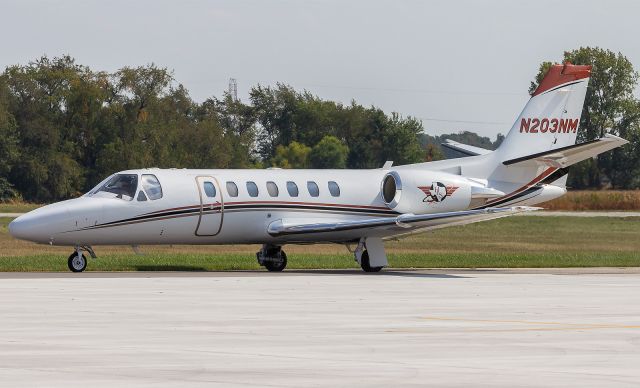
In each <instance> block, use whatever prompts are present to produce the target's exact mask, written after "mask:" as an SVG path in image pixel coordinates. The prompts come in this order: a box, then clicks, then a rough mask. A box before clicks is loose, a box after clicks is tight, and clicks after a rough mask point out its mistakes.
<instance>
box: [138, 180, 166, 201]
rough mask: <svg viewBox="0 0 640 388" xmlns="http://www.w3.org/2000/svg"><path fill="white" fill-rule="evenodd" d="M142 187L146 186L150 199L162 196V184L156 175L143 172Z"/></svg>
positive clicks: (145, 189)
mask: <svg viewBox="0 0 640 388" xmlns="http://www.w3.org/2000/svg"><path fill="white" fill-rule="evenodd" d="M142 188H144V191H145V192H146V193H147V196H148V197H149V199H150V200H152V201H153V200H156V199H160V198H162V186H161V185H160V181H159V180H158V178H156V176H155V175H152V174H142Z"/></svg>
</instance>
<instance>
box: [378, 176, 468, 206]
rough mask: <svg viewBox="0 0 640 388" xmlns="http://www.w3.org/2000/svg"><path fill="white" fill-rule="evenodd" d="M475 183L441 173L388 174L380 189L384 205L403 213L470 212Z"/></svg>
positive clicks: (383, 179)
mask: <svg viewBox="0 0 640 388" xmlns="http://www.w3.org/2000/svg"><path fill="white" fill-rule="evenodd" d="M473 185H474V183H473V182H471V181H469V180H468V179H466V178H463V177H461V176H459V175H453V174H448V173H444V172H438V171H424V170H399V171H398V170H396V171H389V172H388V173H387V174H386V175H385V176H384V178H382V183H381V187H380V195H381V196H382V200H383V201H384V203H385V204H386V205H387V206H388V207H389V208H390V209H393V210H395V211H397V212H400V213H413V214H425V213H440V212H447V211H457V210H464V209H467V208H469V205H470V203H471V198H472V186H473Z"/></svg>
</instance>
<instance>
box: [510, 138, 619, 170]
mask: <svg viewBox="0 0 640 388" xmlns="http://www.w3.org/2000/svg"><path fill="white" fill-rule="evenodd" d="M627 143H628V141H627V140H625V139H623V138H621V137H618V136H614V135H611V134H606V135H605V136H604V137H603V138H600V139H597V140H592V141H588V142H586V143H581V144H573V145H570V146H566V147H562V148H556V149H554V150H550V151H545V152H538V153H536V154H532V155H528V156H523V157H521V158H515V159H510V160H507V161H505V162H503V164H504V165H505V166H516V167H530V166H540V165H543V166H550V167H555V168H565V167H568V166H571V165H572V164H576V163H578V162H581V161H583V160H586V159H589V158H592V157H594V156H596V155H598V154H601V153H603V152H606V151H609V150H612V149H614V148H616V147H620V146H622V145H625V144H627Z"/></svg>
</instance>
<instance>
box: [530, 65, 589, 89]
mask: <svg viewBox="0 0 640 388" xmlns="http://www.w3.org/2000/svg"><path fill="white" fill-rule="evenodd" d="M590 76H591V65H573V64H571V62H568V61H567V62H565V63H564V64H562V65H560V64H555V65H552V66H551V67H550V68H549V71H548V72H547V74H546V75H545V76H544V78H543V79H542V82H540V85H538V88H537V89H536V91H535V92H533V94H532V95H531V96H532V97H533V96H537V95H538V94H541V93H544V92H546V91H547V90H551V89H553V88H555V87H557V86H560V85H562V84H566V83H568V82H571V81H577V80H580V79H583V78H589V77H590Z"/></svg>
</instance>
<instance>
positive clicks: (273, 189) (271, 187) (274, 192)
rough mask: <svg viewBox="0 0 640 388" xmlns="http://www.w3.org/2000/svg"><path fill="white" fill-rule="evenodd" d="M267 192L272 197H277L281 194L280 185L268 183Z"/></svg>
mask: <svg viewBox="0 0 640 388" xmlns="http://www.w3.org/2000/svg"><path fill="white" fill-rule="evenodd" d="M267 191H268V192H269V195H270V196H272V197H277V196H278V194H279V190H278V185H276V183H275V182H267Z"/></svg>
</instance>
